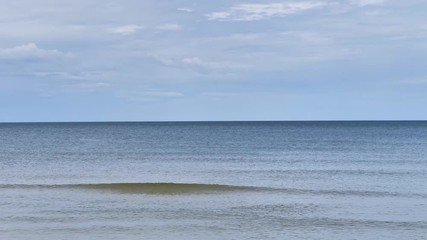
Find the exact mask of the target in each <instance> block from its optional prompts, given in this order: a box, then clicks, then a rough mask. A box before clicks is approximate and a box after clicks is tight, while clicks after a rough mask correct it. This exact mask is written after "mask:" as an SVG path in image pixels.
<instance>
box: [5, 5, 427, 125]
mask: <svg viewBox="0 0 427 240" xmlns="http://www.w3.org/2000/svg"><path fill="white" fill-rule="evenodd" d="M426 13H427V1H425V0H405V1H402V0H313V1H311V0H307V1H306V0H294V1H286V0H285V1H280V0H279V1H275V0H272V1H261V0H247V1H245V0H239V1H237V0H215V1H207V0H205V1H203V0H197V1H196V0H191V1H190V0H167V1H166V0H165V1H159V0H120V1H118V0H115V1H112V0H62V1H57V0H14V1H5V2H2V4H1V5H0V122H45V121H47V122H56V121H67V122H68V121H224V120H426V119H427V106H426V105H427V14H426Z"/></svg>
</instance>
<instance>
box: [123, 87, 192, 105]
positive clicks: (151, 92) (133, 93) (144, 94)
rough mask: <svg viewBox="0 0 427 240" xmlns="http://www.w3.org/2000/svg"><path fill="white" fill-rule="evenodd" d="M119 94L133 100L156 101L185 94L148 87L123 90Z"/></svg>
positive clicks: (176, 97)
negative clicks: (145, 88) (146, 88)
mask: <svg viewBox="0 0 427 240" xmlns="http://www.w3.org/2000/svg"><path fill="white" fill-rule="evenodd" d="M117 96H118V97H121V98H125V99H128V100H131V101H142V102H156V101H160V100H162V99H178V98H182V97H184V96H185V95H184V94H183V93H180V92H173V91H165V90H162V89H148V90H145V91H138V90H122V91H119V92H118V93H117Z"/></svg>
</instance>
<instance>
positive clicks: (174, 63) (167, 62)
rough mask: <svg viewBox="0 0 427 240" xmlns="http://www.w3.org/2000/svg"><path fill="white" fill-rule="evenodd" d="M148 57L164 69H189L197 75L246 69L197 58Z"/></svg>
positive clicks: (229, 63) (238, 65)
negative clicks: (164, 67)
mask: <svg viewBox="0 0 427 240" xmlns="http://www.w3.org/2000/svg"><path fill="white" fill-rule="evenodd" d="M150 57H152V58H153V59H154V60H155V61H156V62H158V63H160V64H161V65H163V66H166V67H173V68H180V69H189V70H192V71H195V72H199V73H211V72H222V71H227V70H233V69H243V68H246V67H247V66H245V65H243V64H238V63H234V62H222V61H221V62H220V61H206V60H202V59H201V58H199V57H184V58H169V57H163V56H156V55H151V56H150Z"/></svg>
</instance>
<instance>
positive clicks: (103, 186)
mask: <svg viewBox="0 0 427 240" xmlns="http://www.w3.org/2000/svg"><path fill="white" fill-rule="evenodd" d="M1 189H69V190H70V189H71V190H73V189H74V190H94V191H105V192H113V193H121V194H149V195H180V194H181V195H185V194H209V193H226V192H275V193H284V194H289V195H330V196H331V195H332V196H358V197H410V198H414V197H415V198H427V194H423V193H399V192H383V191H357V190H322V189H317V190H314V189H298V188H269V187H254V186H235V185H220V184H201V183H82V184H55V185H48V184H32V185H31V184H5V185H1V184H0V190H1Z"/></svg>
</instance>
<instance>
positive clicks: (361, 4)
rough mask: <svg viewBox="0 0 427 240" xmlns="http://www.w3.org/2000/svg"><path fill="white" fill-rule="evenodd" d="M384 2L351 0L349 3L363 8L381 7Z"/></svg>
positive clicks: (381, 0) (379, 0)
mask: <svg viewBox="0 0 427 240" xmlns="http://www.w3.org/2000/svg"><path fill="white" fill-rule="evenodd" d="M385 2H386V0H352V1H351V3H353V4H355V5H358V6H361V7H364V6H369V5H382V4H384V3H385Z"/></svg>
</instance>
